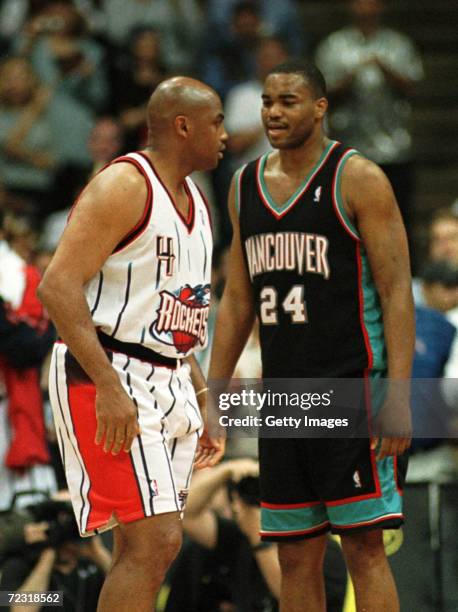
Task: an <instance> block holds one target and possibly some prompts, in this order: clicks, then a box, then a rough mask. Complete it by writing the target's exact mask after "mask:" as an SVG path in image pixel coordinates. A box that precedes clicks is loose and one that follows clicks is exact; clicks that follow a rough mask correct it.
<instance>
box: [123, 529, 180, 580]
mask: <svg viewBox="0 0 458 612" xmlns="http://www.w3.org/2000/svg"><path fill="white" fill-rule="evenodd" d="M181 543H182V534H181V530H180V529H179V528H171V529H170V530H169V531H167V532H161V533H160V534H156V536H155V537H148V534H147V533H145V537H144V538H141V539H136V540H135V541H134V542H129V543H128V545H127V546H126V548H125V549H124V551H123V556H124V558H125V560H126V561H127V562H130V563H132V564H133V565H134V566H135V567H142V568H144V569H145V570H149V571H151V573H152V574H154V575H161V576H162V575H164V574H165V573H166V571H167V569H168V568H169V566H170V564H171V563H172V561H173V560H174V559H175V557H176V556H177V554H178V552H179V551H180V548H181Z"/></svg>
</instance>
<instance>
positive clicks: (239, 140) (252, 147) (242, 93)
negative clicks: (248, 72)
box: [225, 37, 288, 175]
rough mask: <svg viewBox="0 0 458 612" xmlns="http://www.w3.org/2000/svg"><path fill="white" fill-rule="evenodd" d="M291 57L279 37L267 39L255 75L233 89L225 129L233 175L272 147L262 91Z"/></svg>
mask: <svg viewBox="0 0 458 612" xmlns="http://www.w3.org/2000/svg"><path fill="white" fill-rule="evenodd" d="M287 56H288V52H287V49H286V47H285V45H284V44H283V42H282V41H281V40H279V39H278V38H272V37H270V38H265V39H262V40H261V41H260V43H259V47H258V49H257V51H256V75H255V78H253V79H250V80H249V81H246V82H244V83H241V84H240V85H236V86H235V87H234V88H233V89H231V90H230V91H229V93H228V95H227V98H226V104H225V114H226V126H227V128H226V129H227V131H228V134H229V141H228V149H229V152H230V153H231V154H232V162H233V168H232V171H231V175H232V174H233V173H234V172H235V170H236V169H237V168H239V167H240V166H242V165H243V164H246V163H248V162H249V161H252V160H253V159H256V158H258V157H261V155H264V153H267V151H270V149H271V147H270V144H269V141H268V140H267V136H266V135H265V132H264V128H263V126H262V122H261V107H262V99H261V95H262V90H263V83H264V79H265V78H266V76H267V75H268V74H269V72H270V71H271V70H272V68H274V67H275V66H278V64H281V63H282V62H284V61H285V60H286V58H287Z"/></svg>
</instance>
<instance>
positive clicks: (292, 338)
mask: <svg viewBox="0 0 458 612" xmlns="http://www.w3.org/2000/svg"><path fill="white" fill-rule="evenodd" d="M327 105H328V103H327V99H326V85H325V82H324V79H323V76H322V75H321V73H320V72H319V71H318V70H317V69H316V68H315V67H314V66H313V65H309V64H306V63H298V62H289V63H286V64H282V65H281V66H278V67H277V68H275V69H274V70H273V71H272V72H271V73H270V75H269V76H268V77H267V79H266V81H265V84H264V92H263V110H262V118H263V122H264V127H265V130H266V133H267V136H268V138H269V140H270V143H271V144H272V146H273V147H274V148H275V149H277V150H276V151H274V152H272V153H269V154H267V155H265V156H263V157H261V158H260V159H258V160H256V161H255V162H252V163H250V164H247V165H246V166H245V167H243V168H241V169H239V171H238V172H237V173H236V175H235V177H234V180H233V182H232V186H231V192H230V196H229V208H230V214H231V218H232V222H233V229H234V236H233V243H232V252H231V258H230V262H231V264H230V271H229V278H228V281H227V285H226V289H225V293H224V296H223V299H222V302H221V305H220V308H219V312H218V320H217V329H216V335H215V341H214V348H213V355H212V365H211V367H210V374H209V378H210V379H228V378H230V376H231V375H232V372H233V369H234V366H235V364H236V362H237V359H238V357H239V354H240V352H241V351H242V349H243V346H244V344H245V341H246V339H247V336H248V334H249V332H250V330H251V327H252V324H253V320H254V317H255V315H257V316H258V318H259V322H260V338H261V349H262V362H263V376H264V377H265V378H275V377H283V378H289V377H299V378H322V377H348V378H353V377H358V378H367V379H370V378H377V377H381V376H388V378H389V379H390V380H391V379H393V380H401V381H402V380H408V378H409V376H410V371H411V364H412V357H413V345H414V315H413V301H412V294H411V279H410V267H409V257H408V249H407V241H406V236H405V230H404V227H403V224H402V221H401V216H400V213H399V209H398V206H397V203H396V200H395V197H394V194H393V191H392V189H391V186H390V184H389V182H388V180H387V178H386V177H385V175H384V174H383V172H382V171H381V170H380V168H378V167H377V166H376V165H375V164H373V163H372V162H370V161H369V160H367V159H364V158H362V157H361V156H360V155H359V154H358V153H357V151H355V150H353V149H349V148H348V147H345V146H344V145H342V144H340V143H338V142H335V141H331V140H329V139H328V138H327V137H326V135H325V134H324V132H323V126H322V123H323V119H324V116H325V113H326V110H327ZM407 387H408V385H396V384H390V385H389V386H388V391H387V394H386V396H385V398H384V401H383V403H382V406H381V408H380V411H379V414H378V421H377V422H376V427H377V430H376V431H374V432H373V437H372V438H371V439H368V438H366V439H361V438H359V439H358V438H352V439H349V440H343V439H335V440H326V439H324V440H303V439H301V440H291V439H261V440H260V456H259V459H260V465H261V496H262V502H263V503H262V518H261V522H262V525H261V534H262V537H263V539H266V540H276V541H278V542H279V557H280V564H281V568H282V594H281V609H282V611H283V612H286V611H288V612H293V611H296V610H297V611H303V610H307V611H311V612H315V611H322V610H325V601H324V588H323V577H322V561H323V556H324V549H325V545H326V535H325V533H326V532H327V531H329V530H332V531H333V532H335V533H339V534H340V535H341V536H342V546H343V550H344V554H345V557H346V561H347V565H348V568H349V571H350V573H351V576H352V578H353V582H354V585H355V591H356V600H357V606H358V610H370V611H371V612H377V611H379V610H380V611H383V612H391V611H393V612H394V611H396V610H399V602H398V597H397V593H396V587H395V584H394V580H393V577H392V575H391V572H390V569H389V566H388V563H387V560H386V556H385V551H384V547H383V538H382V529H383V528H393V527H399V526H400V525H401V524H402V520H403V516H402V504H401V491H400V482H399V481H400V478H398V473H397V464H398V456H399V455H402V454H403V453H404V451H405V450H406V449H407V448H408V446H409V445H410V431H411V424H410V410H409V402H408V400H409V398H408V391H407ZM393 418H394V420H395V421H396V425H397V429H396V437H394V436H393V432H392V431H391V432H390V434H391V435H389V434H388V433H386V431H387V428H386V423H388V422H391V423H392V422H393ZM399 463H401V461H400V462H399Z"/></svg>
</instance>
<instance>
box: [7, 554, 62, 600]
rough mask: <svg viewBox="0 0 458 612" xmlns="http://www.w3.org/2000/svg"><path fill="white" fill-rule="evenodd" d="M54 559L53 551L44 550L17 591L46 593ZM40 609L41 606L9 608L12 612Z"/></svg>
mask: <svg viewBox="0 0 458 612" xmlns="http://www.w3.org/2000/svg"><path fill="white" fill-rule="evenodd" d="M55 558H56V552H55V550H53V549H47V550H44V551H43V552H42V553H41V555H40V558H39V559H38V562H37V564H36V565H35V567H34V568H33V570H32V572H31V573H30V575H29V576H28V577H27V578H26V580H25V581H24V582H23V583H22V584H21V586H20V587H19V589H18V591H20V592H28V591H47V590H48V587H49V581H50V578H51V572H52V568H53V565H54V561H55ZM40 608H41V604H31V605H27V606H24V605H19V606H14V605H13V606H11V610H12V612H14V611H15V612H37V611H38V610H40Z"/></svg>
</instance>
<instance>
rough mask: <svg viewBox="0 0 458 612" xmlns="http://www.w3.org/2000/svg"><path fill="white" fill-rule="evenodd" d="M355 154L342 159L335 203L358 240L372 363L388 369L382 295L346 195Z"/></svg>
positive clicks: (363, 317)
mask: <svg viewBox="0 0 458 612" xmlns="http://www.w3.org/2000/svg"><path fill="white" fill-rule="evenodd" d="M354 155H360V153H359V152H358V151H357V150H356V149H349V150H348V151H347V152H346V153H345V154H344V155H343V156H342V158H341V159H340V161H339V163H338V165H337V168H336V173H335V177H334V184H333V194H332V195H333V204H334V209H335V212H336V215H337V217H338V219H339V221H340V223H341V224H342V226H343V228H344V229H345V231H346V232H347V234H349V235H350V236H351V237H352V238H353V239H354V240H355V241H356V242H357V243H358V249H357V257H358V259H359V261H358V266H359V268H360V271H359V282H360V302H361V324H362V325H363V328H364V329H363V333H364V335H365V340H366V345H367V349H368V353H369V363H368V367H369V368H370V369H373V370H384V369H386V350H385V336H384V333H383V316H382V308H381V306H380V299H379V296H378V293H377V290H376V288H375V283H374V280H373V278H372V273H371V269H370V266H369V260H368V257H367V253H366V250H365V248H364V245H363V243H362V241H361V236H360V233H359V232H358V229H357V228H356V227H355V225H354V224H353V223H352V222H351V220H350V218H349V217H348V214H347V211H346V210H345V206H344V204H343V198H342V189H341V186H342V173H343V169H344V167H345V163H346V162H347V161H348V160H349V159H350V157H353V156H354Z"/></svg>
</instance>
